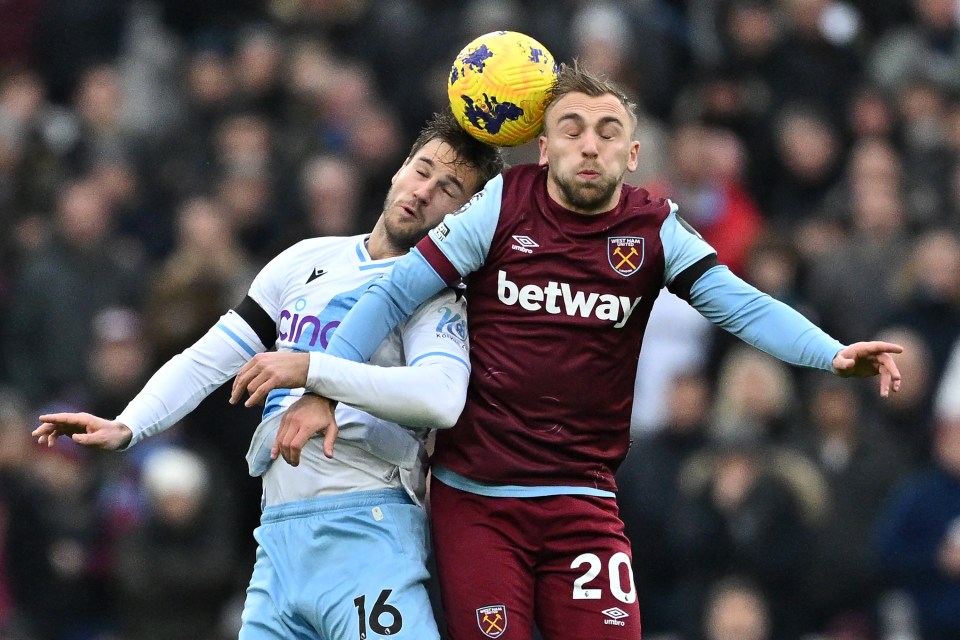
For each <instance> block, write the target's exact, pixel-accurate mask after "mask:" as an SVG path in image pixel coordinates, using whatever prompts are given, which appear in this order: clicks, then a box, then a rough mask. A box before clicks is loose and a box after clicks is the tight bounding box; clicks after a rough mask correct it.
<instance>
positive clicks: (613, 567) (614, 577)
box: [570, 551, 637, 604]
mask: <svg viewBox="0 0 960 640" xmlns="http://www.w3.org/2000/svg"><path fill="white" fill-rule="evenodd" d="M584 565H586V566H587V570H586V571H585V572H584V573H583V575H581V576H580V577H579V578H577V579H576V580H574V581H573V599H574V600H599V599H600V598H601V596H602V590H601V589H597V588H587V587H586V585H587V583H589V582H592V581H593V579H594V578H596V577H597V576H599V575H600V572H601V571H602V570H603V562H602V561H601V560H600V557H599V556H597V554H595V553H582V554H580V555H579V556H577V557H576V558H575V559H574V561H573V562H572V563H570V568H571V569H576V568H578V567H582V566H584ZM620 567H625V568H626V574H627V581H628V584H627V588H626V589H624V588H623V584H622V580H621V578H620ZM607 575H608V577H609V579H610V593H612V594H613V597H614V598H616V599H617V600H619V601H620V602H623V603H625V604H631V603H633V602H635V601H636V599H637V587H636V585H635V584H634V582H633V565H632V564H631V563H630V556H628V555H627V554H625V553H623V552H622V551H618V552H617V553H615V554H613V555H612V556H610V562H608V563H607Z"/></svg>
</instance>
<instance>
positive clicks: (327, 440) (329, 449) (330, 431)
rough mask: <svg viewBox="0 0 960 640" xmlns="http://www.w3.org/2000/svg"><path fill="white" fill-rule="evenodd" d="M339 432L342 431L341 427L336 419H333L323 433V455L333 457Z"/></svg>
mask: <svg viewBox="0 0 960 640" xmlns="http://www.w3.org/2000/svg"><path fill="white" fill-rule="evenodd" d="M338 433H340V427H338V426H337V421H336V420H333V419H331V420H330V425H329V426H328V427H327V430H326V432H325V433H324V434H323V455H325V456H327V457H328V458H332V457H333V444H334V443H335V442H336V441H337V434H338Z"/></svg>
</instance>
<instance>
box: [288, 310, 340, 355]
mask: <svg viewBox="0 0 960 640" xmlns="http://www.w3.org/2000/svg"><path fill="white" fill-rule="evenodd" d="M339 326H340V321H339V320H334V321H333V322H327V323H324V322H323V321H322V320H320V318H318V317H317V316H311V315H300V314H299V313H295V312H294V313H291V312H290V311H288V310H287V309H284V310H283V311H281V312H280V323H279V327H278V328H279V330H280V331H279V333H278V334H277V337H279V338H280V339H281V340H287V341H289V342H293V343H295V344H303V343H302V342H301V339H303V340H307V344H308V345H309V346H311V347H314V346H316V345H317V342H319V343H320V346H321V347H323V348H324V349H326V348H327V345H329V344H330V338H331V336H333V330H334V329H336V328H337V327H339ZM304 334H306V336H305V335H304Z"/></svg>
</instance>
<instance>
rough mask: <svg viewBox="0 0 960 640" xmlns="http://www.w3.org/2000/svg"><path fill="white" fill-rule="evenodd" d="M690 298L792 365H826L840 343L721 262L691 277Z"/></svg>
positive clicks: (705, 311) (828, 367) (830, 367)
mask: <svg viewBox="0 0 960 640" xmlns="http://www.w3.org/2000/svg"><path fill="white" fill-rule="evenodd" d="M690 304H691V305H693V307H694V308H695V309H697V311H699V312H700V313H701V314H702V315H703V316H704V317H705V318H707V319H708V320H710V321H711V322H713V323H714V324H716V325H718V326H720V327H723V328H724V329H726V330H727V331H729V332H730V333H732V334H733V335H735V336H737V337H738V338H740V339H741V340H743V341H744V342H746V343H748V344H750V345H753V346H754V347H756V348H758V349H760V350H761V351H765V352H766V353H769V354H770V355H772V356H775V357H777V358H779V359H780V360H783V361H784V362H789V363H791V364H794V365H798V366H804V367H812V368H815V369H822V370H824V371H832V370H833V358H834V356H835V355H836V354H837V352H838V351H840V350H841V349H842V348H843V344H841V343H840V342H838V341H837V340H835V339H833V338H831V337H830V336H829V335H827V334H826V333H825V332H824V331H823V330H822V329H820V328H819V327H817V326H816V325H815V324H813V323H812V322H810V321H809V320H807V319H806V318H805V317H804V316H803V315H801V314H800V313H799V312H797V311H796V310H795V309H793V308H791V307H790V306H788V305H786V304H784V303H782V302H780V301H779V300H776V299H774V298H772V297H770V296H769V295H767V294H765V293H763V292H762V291H759V290H757V289H756V288H754V287H753V286H751V285H749V284H747V283H746V282H744V281H743V280H741V279H740V278H738V277H737V276H735V275H734V274H733V273H732V272H731V271H730V270H729V269H727V268H726V267H725V266H722V265H721V266H717V267H714V268H712V269H710V270H709V271H707V272H706V273H705V274H704V275H703V276H701V277H700V279H698V280H697V281H696V282H695V283H694V285H693V286H692V287H691V289H690Z"/></svg>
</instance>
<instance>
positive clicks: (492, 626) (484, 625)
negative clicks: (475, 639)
mask: <svg viewBox="0 0 960 640" xmlns="http://www.w3.org/2000/svg"><path fill="white" fill-rule="evenodd" d="M477 626H479V627H480V631H481V632H483V635H485V636H487V637H488V638H499V637H500V636H502V635H503V632H504V631H506V630H507V607H506V605H502V604H491V605H489V606H486V607H480V608H479V609H477Z"/></svg>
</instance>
